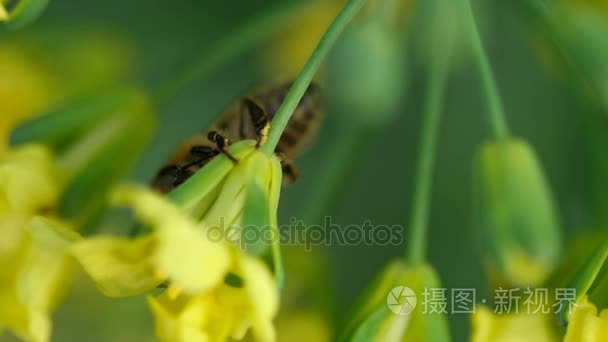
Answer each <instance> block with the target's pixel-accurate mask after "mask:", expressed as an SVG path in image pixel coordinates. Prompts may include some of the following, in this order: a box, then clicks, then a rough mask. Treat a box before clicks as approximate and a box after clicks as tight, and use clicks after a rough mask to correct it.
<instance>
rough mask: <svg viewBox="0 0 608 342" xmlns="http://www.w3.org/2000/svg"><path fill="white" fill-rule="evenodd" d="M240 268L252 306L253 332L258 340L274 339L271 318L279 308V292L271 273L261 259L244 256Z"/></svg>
mask: <svg viewBox="0 0 608 342" xmlns="http://www.w3.org/2000/svg"><path fill="white" fill-rule="evenodd" d="M241 268H242V270H243V277H244V278H245V289H246V290H247V293H248V295H249V300H250V301H251V306H252V326H253V333H254V335H255V336H256V338H257V339H258V340H259V341H274V340H275V339H276V336H275V330H274V326H273V324H272V319H273V318H274V316H275V315H276V314H277V311H278V310H279V293H278V289H277V288H276V285H275V283H274V279H273V277H272V274H271V273H270V271H269V270H268V267H266V265H264V263H262V262H261V261H259V260H257V259H255V258H251V257H245V258H243V260H242V264H241Z"/></svg>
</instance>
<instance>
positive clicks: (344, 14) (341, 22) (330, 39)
mask: <svg viewBox="0 0 608 342" xmlns="http://www.w3.org/2000/svg"><path fill="white" fill-rule="evenodd" d="M365 2H366V0H349V1H348V2H347V3H346V5H344V8H342V11H340V13H339V14H338V16H337V17H336V19H334V21H333V23H332V24H331V25H330V26H329V28H327V31H326V32H325V34H324V35H323V37H322V38H321V40H320V41H319V44H318V45H317V47H316V48H315V50H314V51H313V52H312V55H311V56H310V57H309V58H308V61H307V62H306V64H305V65H304V68H303V69H302V71H301V72H300V74H299V75H298V77H297V78H296V80H295V81H294V82H293V85H292V87H291V89H290V90H289V93H288V94H287V96H286V97H285V101H283V103H282V104H281V106H280V107H279V109H278V110H277V112H276V114H275V116H274V119H273V120H272V127H271V128H270V132H269V133H268V141H266V143H265V144H264V145H263V146H262V147H261V148H262V151H263V152H264V153H266V154H267V155H271V154H273V153H274V149H275V148H276V146H277V144H278V143H279V139H280V138H281V134H283V130H284V129H285V126H287V122H288V121H289V118H290V117H291V115H292V114H293V112H294V110H295V109H296V107H297V106H298V103H299V102H300V100H301V99H302V96H304V92H305V91H306V88H308V85H309V84H310V82H311V81H312V78H313V77H314V75H315V73H316V72H317V70H318V69H319V67H320V66H321V63H322V62H323V60H324V59H325V57H326V56H327V54H328V53H329V51H330V49H331V47H332V46H333V45H334V43H335V42H336V40H337V39H338V37H339V36H340V34H341V33H342V31H344V28H345V27H346V25H347V24H348V23H349V22H350V21H351V20H352V19H353V18H354V17H355V15H356V14H357V13H358V12H359V10H360V9H361V7H363V5H364V4H365Z"/></svg>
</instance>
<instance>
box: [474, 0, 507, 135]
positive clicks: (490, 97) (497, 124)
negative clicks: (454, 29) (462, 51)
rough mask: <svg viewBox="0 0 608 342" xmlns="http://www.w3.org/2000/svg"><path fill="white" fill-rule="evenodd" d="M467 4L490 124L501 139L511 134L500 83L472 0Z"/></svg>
mask: <svg viewBox="0 0 608 342" xmlns="http://www.w3.org/2000/svg"><path fill="white" fill-rule="evenodd" d="M466 6H467V8H466V11H465V12H466V15H467V19H468V22H469V31H470V32H469V34H470V35H471V36H470V38H471V43H472V44H473V52H474V54H475V56H474V57H475V61H476V63H477V68H478V71H479V76H480V77H481V82H482V84H483V90H484V92H485V98H486V102H487V106H488V115H489V116H490V118H489V119H490V125H491V126H492V130H493V133H494V136H495V137H496V138H499V139H504V138H506V137H508V136H509V128H508V126H507V122H506V120H505V114H504V110H503V106H502V102H501V100H500V95H499V92H498V85H497V84H496V79H495V78H494V74H493V72H492V67H491V65H490V61H489V59H488V56H487V54H486V51H485V50H484V47H483V43H482V41H481V36H480V35H479V30H478V29H477V24H476V22H475V15H474V14H473V7H472V5H471V0H466Z"/></svg>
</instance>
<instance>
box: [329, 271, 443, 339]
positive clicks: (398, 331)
mask: <svg viewBox="0 0 608 342" xmlns="http://www.w3.org/2000/svg"><path fill="white" fill-rule="evenodd" d="M404 286H405V287H406V288H404V289H407V290H408V291H412V292H413V294H415V295H416V296H417V297H418V298H421V294H422V293H423V292H424V291H425V289H426V288H440V287H441V285H440V282H439V278H438V276H437V274H436V273H435V271H434V270H433V268H432V267H431V266H430V265H427V264H422V265H420V266H416V267H408V266H406V265H404V264H403V263H402V262H400V261H395V262H392V263H390V264H389V265H388V266H387V267H386V268H385V269H384V270H383V271H382V272H381V273H380V274H379V275H378V277H377V278H376V279H375V280H374V281H372V282H371V283H370V285H369V286H368V288H367V289H366V291H365V292H364V294H363V296H362V297H361V299H360V300H359V303H358V305H357V306H356V307H355V310H354V311H353V314H352V316H351V319H350V320H348V324H347V326H346V329H345V330H344V332H343V333H342V335H341V338H340V340H341V341H437V342H443V341H450V335H449V330H448V325H447V320H446V318H445V315H443V314H435V313H425V312H423V308H422V306H421V305H416V301H412V300H409V301H408V304H410V305H411V306H410V308H411V311H410V312H408V313H406V314H397V313H395V312H393V311H392V309H391V305H390V304H391V302H390V300H389V298H388V297H390V296H393V295H394V293H395V292H394V291H398V290H400V289H401V288H402V287H404ZM408 293H411V292H408ZM395 299H396V300H397V301H398V304H396V305H399V304H404V303H405V302H403V303H402V301H399V299H397V298H395Z"/></svg>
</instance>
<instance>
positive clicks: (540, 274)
mask: <svg viewBox="0 0 608 342" xmlns="http://www.w3.org/2000/svg"><path fill="white" fill-rule="evenodd" d="M474 172H475V178H474V180H473V183H474V196H475V204H474V208H475V210H476V220H477V222H476V224H477V226H478V228H479V229H480V232H479V234H480V236H481V238H482V244H483V245H482V250H483V255H484V257H485V258H486V260H485V261H486V262H487V265H488V266H489V267H490V269H491V270H492V271H496V272H497V274H498V275H499V277H501V278H503V279H504V280H506V281H508V282H509V283H510V284H513V285H516V286H520V285H521V286H524V285H537V284H539V283H541V282H542V281H543V280H545V278H546V277H547V275H548V274H549V273H550V272H551V271H552V270H553V268H554V266H555V264H556V262H557V261H558V258H559V255H560V246H561V233H560V228H559V224H558V220H557V217H556V213H555V208H554V205H553V200H552V198H551V193H550V190H549V186H548V185H547V182H546V180H545V177H544V175H543V172H542V169H541V166H540V164H539V163H538V161H537V160H536V156H535V154H534V152H533V151H532V150H531V149H530V147H529V146H528V145H527V144H526V143H525V142H523V141H520V140H515V139H508V140H504V141H493V142H489V143H486V144H485V145H484V146H482V148H481V149H480V151H479V153H478V154H477V156H476V159H475V164H474Z"/></svg>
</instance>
